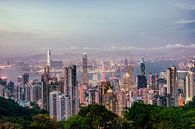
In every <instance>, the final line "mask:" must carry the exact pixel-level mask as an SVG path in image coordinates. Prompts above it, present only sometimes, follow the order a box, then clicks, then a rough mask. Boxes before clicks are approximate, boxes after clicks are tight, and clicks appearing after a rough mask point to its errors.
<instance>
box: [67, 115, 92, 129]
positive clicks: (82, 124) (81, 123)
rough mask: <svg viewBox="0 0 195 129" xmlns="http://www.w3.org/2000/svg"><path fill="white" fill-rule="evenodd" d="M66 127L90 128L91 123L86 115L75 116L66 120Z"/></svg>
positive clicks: (70, 128) (72, 128)
mask: <svg viewBox="0 0 195 129" xmlns="http://www.w3.org/2000/svg"><path fill="white" fill-rule="evenodd" d="M64 128H65V129H90V123H89V121H88V119H87V118H86V117H82V116H79V115H76V116H73V117H71V118H69V119H68V120H67V121H65V122H64Z"/></svg>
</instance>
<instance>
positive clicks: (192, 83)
mask: <svg viewBox="0 0 195 129" xmlns="http://www.w3.org/2000/svg"><path fill="white" fill-rule="evenodd" d="M193 96H195V72H192V71H189V73H188V75H187V77H186V101H192V98H193Z"/></svg>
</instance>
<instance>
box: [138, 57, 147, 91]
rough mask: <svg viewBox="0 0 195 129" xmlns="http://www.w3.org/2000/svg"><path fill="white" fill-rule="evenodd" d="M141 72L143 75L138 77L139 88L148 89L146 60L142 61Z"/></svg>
mask: <svg viewBox="0 0 195 129" xmlns="http://www.w3.org/2000/svg"><path fill="white" fill-rule="evenodd" d="M139 64H140V71H141V75H138V76H137V88H138V89H139V88H146V87H147V79H146V76H145V63H144V58H142V60H141V61H140V63H139Z"/></svg>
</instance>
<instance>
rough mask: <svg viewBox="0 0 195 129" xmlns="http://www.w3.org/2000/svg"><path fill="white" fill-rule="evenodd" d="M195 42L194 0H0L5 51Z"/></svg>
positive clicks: (1, 50) (0, 28)
mask: <svg viewBox="0 0 195 129" xmlns="http://www.w3.org/2000/svg"><path fill="white" fill-rule="evenodd" d="M194 43H195V1H194V0H64V1H62V0H0V54H3V55H15V54H22V53H26V52H29V53H37V52H41V51H44V50H45V49H55V50H56V51H65V50H68V49H72V50H74V48H77V49H80V48H100V49H104V48H124V47H138V48H139V47H143V48H150V47H159V46H160V47H163V46H167V45H173V46H174V45H175V44H176V45H178V44H180V45H184V46H190V45H192V44H194Z"/></svg>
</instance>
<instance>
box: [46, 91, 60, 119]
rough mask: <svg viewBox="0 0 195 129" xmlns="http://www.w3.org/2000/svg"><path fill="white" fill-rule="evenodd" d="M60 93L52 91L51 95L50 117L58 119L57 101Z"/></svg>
mask: <svg viewBox="0 0 195 129" xmlns="http://www.w3.org/2000/svg"><path fill="white" fill-rule="evenodd" d="M59 94H60V92H59V91H52V92H50V93H49V116H50V117H51V118H55V119H57V99H58V96H59Z"/></svg>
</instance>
